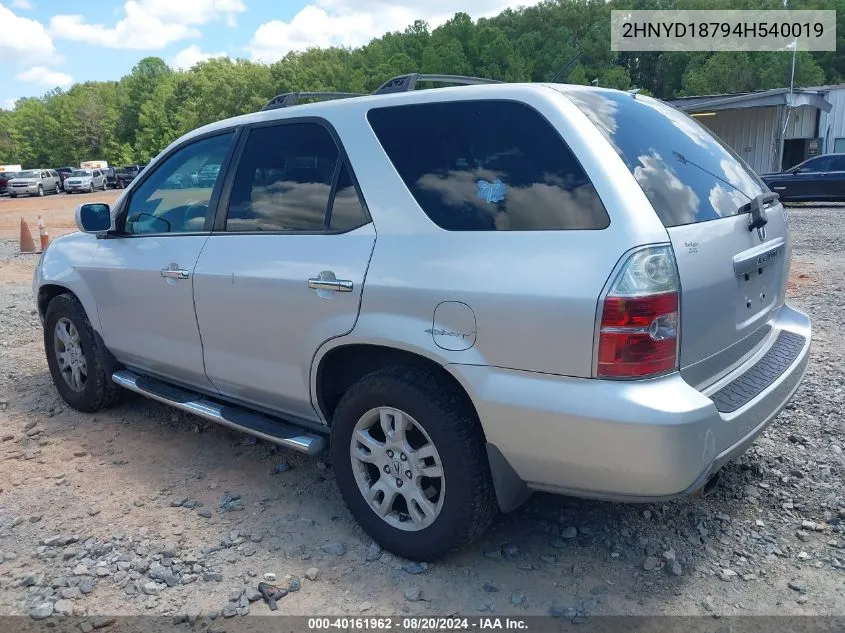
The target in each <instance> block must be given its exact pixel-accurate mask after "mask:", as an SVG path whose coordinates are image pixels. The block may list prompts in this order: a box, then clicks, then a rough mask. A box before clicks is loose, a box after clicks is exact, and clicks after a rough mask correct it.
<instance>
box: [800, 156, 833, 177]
mask: <svg viewBox="0 0 845 633" xmlns="http://www.w3.org/2000/svg"><path fill="white" fill-rule="evenodd" d="M798 171H800V172H807V173H810V172H812V173H815V172H819V171H830V157H829V156H819V157H818V158H811V159H810V160H807V161H804V162H803V163H801V165H799V167H798Z"/></svg>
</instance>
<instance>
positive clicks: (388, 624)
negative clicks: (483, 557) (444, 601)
mask: <svg viewBox="0 0 845 633" xmlns="http://www.w3.org/2000/svg"><path fill="white" fill-rule="evenodd" d="M308 630H309V631H320V630H325V631H349V632H353V631H403V632H407V633H419V632H421V631H473V630H476V631H488V630H489V631H495V630H511V631H520V630H523V631H524V630H528V624H527V622H526V621H525V620H524V619H521V618H511V617H474V618H462V617H402V618H392V617H384V618H379V617H366V618H365V617H334V618H308Z"/></svg>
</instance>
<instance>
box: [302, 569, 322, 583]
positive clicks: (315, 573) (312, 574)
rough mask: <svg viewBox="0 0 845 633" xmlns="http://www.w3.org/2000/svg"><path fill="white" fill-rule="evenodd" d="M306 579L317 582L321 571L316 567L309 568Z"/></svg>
mask: <svg viewBox="0 0 845 633" xmlns="http://www.w3.org/2000/svg"><path fill="white" fill-rule="evenodd" d="M305 577H306V578H307V579H308V580H312V581H313V580H317V578H319V577H320V570H319V569H317V568H316V567H309V568H308V569H307V570H306V571H305Z"/></svg>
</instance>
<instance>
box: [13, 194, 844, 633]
mask: <svg viewBox="0 0 845 633" xmlns="http://www.w3.org/2000/svg"><path fill="white" fill-rule="evenodd" d="M89 197H91V198H97V199H105V197H104V196H103V195H102V194H95V196H93V197H92V196H86V197H85V198H86V199H87V198H89ZM81 199H83V198H82V197H80V199H79V200H77V199H74V200H73V201H72V203H71V201H70V200H68V199H67V197H66V196H57V197H54V198H46V199H42V200H35V201H29V200H25V201H19V202H18V203H12V202H9V201H8V200H0V232H2V234H3V235H9V236H15V237H16V234H17V224H16V223H17V222H19V217H20V215H21V214H22V213H24V211H23V210H21V208H20V207H24V206H25V207H26V210H25V213H26V214H28V216H33V214H35V213H36V212H37V210H36V209H35V208H34V207H38V208H39V209H40V210H41V211H43V212H44V213H46V215H47V218H48V222H49V223H50V228H51V229H52V230H53V231H54V233H58V232H59V231H60V230H61V229H62V228H68V227H70V226H71V223H72V221H73V220H72V207H73V206H74V205H75V204H78V202H79V201H80V200H81ZM843 212H845V209H842V208H826V209H810V208H801V209H795V210H792V211H791V213H790V216H791V223H792V226H793V230H794V240H795V251H794V260H793V267H792V277H791V281H790V295H791V301H792V302H794V303H795V304H796V305H798V306H800V307H801V308H803V309H805V310H807V311H809V312H810V314H811V315H812V317H813V321H814V327H815V331H814V335H815V343H814V348H813V351H812V363H811V366H810V369H809V372H808V376H807V379H806V380H805V382H804V384H803V386H802V387H801V389H800V390H799V392H798V393H797V395H796V397H795V399H794V401H793V403H792V404H791V405H790V406H789V407H788V408H787V410H786V411H784V412H783V414H782V415H781V416H780V417H779V418H778V420H777V421H776V423H775V424H774V425H773V426H772V427H770V429H769V430H768V431H767V432H766V433H765V435H764V436H763V437H761V438H760V439H759V440H758V441H757V442H756V444H755V445H754V446H753V447H752V448H751V450H750V451H749V452H748V453H747V454H746V455H745V456H743V457H742V458H741V459H739V460H738V461H737V462H735V463H732V464H730V465H729V466H727V467H726V468H725V469H724V470H723V473H722V477H721V482H720V485H719V487H718V488H717V489H716V491H715V492H714V493H713V495H712V496H710V497H708V498H706V499H701V498H693V499H686V500H682V501H677V502H672V503H667V504H659V505H648V506H645V505H622V504H611V503H601V502H593V501H584V500H578V499H570V498H564V497H555V496H550V495H535V496H534V497H533V498H532V499H531V500H530V501H529V502H528V503H527V504H526V505H525V506H524V507H523V508H522V509H520V510H519V511H517V512H515V513H513V514H510V515H506V516H500V517H499V519H498V520H497V521H496V523H495V525H494V527H493V529H492V530H490V531H489V532H488V533H487V534H486V535H485V536H484V537H483V538H482V539H481V540H480V541H479V542H477V543H475V544H474V545H472V546H471V547H469V548H468V549H466V550H465V551H463V552H460V553H458V554H456V555H454V556H453V557H451V558H449V559H448V560H445V561H442V562H439V563H437V564H433V565H418V564H416V563H409V562H408V561H405V560H400V559H397V558H396V557H394V556H391V555H389V554H387V553H383V552H381V551H380V550H379V548H378V547H377V546H375V545H374V544H373V543H371V542H370V540H369V539H368V538H367V537H366V536H365V535H364V534H363V533H362V531H361V530H360V529H359V528H358V527H357V525H356V524H355V523H354V522H353V521H352V519H351V518H350V516H349V514H348V512H347V510H346V508H345V507H344V505H343V503H342V501H341V499H340V496H339V494H338V492H337V490H336V488H335V486H334V483H333V481H332V469H331V465H330V464H327V463H325V462H324V461H321V460H317V459H307V458H305V457H303V456H300V455H298V454H294V453H290V452H286V451H283V450H277V449H276V448H275V447H272V446H270V445H267V444H264V443H261V442H256V441H254V440H253V439H251V438H249V437H246V436H243V435H239V434H235V433H232V432H229V431H227V430H225V429H223V428H220V427H217V426H213V425H212V426H209V425H207V424H206V423H204V422H203V421H201V420H199V419H197V418H193V417H186V416H184V415H182V414H179V413H176V412H174V411H173V410H171V409H168V408H167V407H165V406H163V405H159V404H157V403H154V402H151V401H148V400H145V399H141V398H127V399H126V400H125V401H124V402H123V403H122V404H120V405H119V406H117V407H116V408H114V409H112V410H110V411H108V412H104V413H98V414H96V415H83V414H79V413H77V412H75V411H72V410H70V409H69V408H68V407H66V406H65V405H64V404H63V403H62V401H61V400H60V399H59V397H58V395H57V393H56V391H55V390H54V388H53V386H52V383H51V379H50V376H49V374H48V371H47V365H46V362H45V360H44V353H43V344H42V339H41V328H40V325H39V323H38V319H37V316H36V314H35V311H34V309H33V304H32V298H31V296H30V288H29V283H30V275H31V270H32V266H33V265H34V259H33V258H32V256H29V257H21V256H17V255H16V243H12V242H2V241H0V307H2V312H0V350H2V351H0V440H2V441H0V614H33V615H36V616H37V615H43V614H44V613H48V612H53V611H56V612H74V613H77V614H87V615H89V616H94V615H102V614H108V615H119V614H145V613H146V614H169V615H174V616H190V618H192V619H193V618H195V617H196V616H197V615H198V614H200V613H201V614H204V616H209V617H210V616H212V615H213V616H215V617H217V616H221V617H234V618H237V617H240V616H239V614H246V613H247V612H249V613H251V614H268V613H270V612H269V611H268V607H267V606H266V605H265V604H264V603H263V602H261V601H255V602H251V600H252V599H253V598H255V597H256V596H255V595H254V594H255V588H256V585H257V583H258V581H260V580H261V579H262V577H263V575H264V574H265V573H267V572H272V573H274V574H276V576H277V578H278V581H279V582H280V583H281V582H284V583H289V584H291V589H298V590H297V591H291V593H290V594H289V595H287V596H286V597H284V598H283V599H281V600H280V602H279V605H280V608H279V611H276V612H275V613H277V614H326V613H331V614H359V613H360V614H367V615H369V614H404V613H410V614H417V613H436V614H451V613H462V614H468V615H477V614H485V613H486V614H489V613H511V614H522V615H525V614H549V613H550V614H553V615H556V616H561V617H564V618H570V619H572V618H574V619H575V620H576V621H578V619H580V618H584V617H587V618H589V617H590V616H595V615H606V614H649V615H656V614H689V615H696V614H709V615H748V614H772V615H786V614H796V615H797V614H826V615H830V614H838V615H844V614H845V594H843V590H845V572H843V566H845V534H843V519H845V494H843V476H844V475H845V462H844V461H843V455H842V447H843V442H844V441H845V426H843V419H842V413H841V411H842V407H843V399H845V390H844V389H843V383H844V382H845V380H843V373H842V363H843V351H845V344H843V334H844V333H843V326H842V315H843V314H844V313H845V312H843V309H844V308H845V294H843V290H844V289H845V238H843V235H842V233H841V232H840V231H833V230H831V227H838V226H841V225H842V224H843V219H842V213H843ZM237 495H240V498H238V499H234V497H236V496H237ZM218 622H219V620H218Z"/></svg>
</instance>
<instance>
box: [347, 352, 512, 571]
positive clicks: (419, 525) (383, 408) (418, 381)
mask: <svg viewBox="0 0 845 633" xmlns="http://www.w3.org/2000/svg"><path fill="white" fill-rule="evenodd" d="M374 411H375V413H374ZM382 412H386V415H387V419H389V420H394V422H390V424H393V425H396V424H397V423H396V422H395V420H397V419H400V418H402V417H403V416H404V418H405V419H406V420H408V422H406V424H407V425H408V428H411V427H414V430H413V431H412V432H411V433H409V434H408V436H407V438H408V440H411V441H410V442H405V443H403V444H404V446H406V447H408V448H410V449H411V450H410V451H409V454H408V456H407V458H406V456H405V455H404V452H400V453H399V457H401V458H402V461H399V460H398V459H395V458H396V456H397V455H396V454H397V452H399V451H398V449H397V451H394V452H393V453H392V454H391V453H390V451H387V449H386V448H385V449H384V451H380V450H379V448H378V447H379V446H382V447H384V446H390V444H389V443H388V442H386V441H385V440H381V441H378V438H376V440H377V441H376V443H375V444H370V445H371V446H375V447H376V448H375V449H374V450H373V451H372V452H370V453H369V455H370V456H371V457H370V459H372V457H373V456H374V457H376V460H375V461H381V462H383V463H381V464H380V465H378V466H376V465H372V464H364V463H363V462H361V461H359V460H358V459H357V458H356V457H355V456H354V455H360V454H362V453H364V454H366V451H362V449H361V448H359V447H363V446H365V444H364V443H360V442H356V443H355V446H354V447H353V437H356V438H357V437H361V435H359V434H358V433H357V432H356V427H357V428H358V429H361V428H362V424H363V425H365V426H366V425H367V424H370V422H369V420H378V419H379V417H380V413H382ZM397 416H398V417H397ZM381 428H383V427H382V426H381V424H380V423H379V422H378V421H376V422H374V423H373V425H372V427H371V429H372V430H373V433H374V434H375V435H377V436H378V435H379V433H380V429H381ZM391 428H393V427H391ZM423 433H424V434H425V435H427V436H428V437H424V436H423ZM386 436H387V434H386V433H382V434H381V435H380V437H383V438H386ZM368 437H370V439H373V436H368ZM421 439H422V440H423V444H422V445H421V446H415V445H417V444H421V442H420V440H421ZM426 440H427V441H429V442H430V443H431V444H432V445H433V447H434V451H433V453H434V455H435V456H436V457H431V458H426V460H425V462H426V465H425V468H426V470H427V471H428V472H436V470H434V469H436V466H437V464H438V461H439V465H440V473H441V476H440V477H439V478H437V477H435V478H433V479H431V478H422V476H421V475H420V473H419V470H420V469H419V465H420V464H421V463H422V461H423V460H421V459H420V458H417V459H414V458H413V449H414V448H416V449H419V448H424V449H425V448H426V446H427V444H424V442H425V441H426ZM398 445H399V444H394V445H393V446H394V447H396V446H398ZM405 450H407V449H403V451H405ZM353 451H356V452H353ZM428 451H429V452H432V451H431V449H428ZM331 456H332V462H333V466H334V471H335V477H336V479H337V485H338V487H339V488H340V492H341V495H342V496H343V499H344V501H345V502H346V505H347V507H348V508H349V511H350V512H351V513H352V516H353V517H355V519H356V520H357V521H358V523H359V524H360V525H361V527H362V528H363V529H364V531H365V532H367V534H369V535H370V536H371V537H372V538H373V540H375V541H376V542H377V543H379V544H380V545H381V546H382V547H383V548H384V549H386V550H388V551H390V552H393V553H395V554H397V555H399V556H402V557H404V558H409V559H412V560H433V559H436V558H440V557H442V556H444V555H446V554H448V553H449V552H452V551H454V550H457V549H459V548H462V547H464V546H465V545H466V544H467V543H469V542H471V541H473V540H474V539H476V538H477V537H478V536H480V535H481V534H483V533H484V532H485V530H487V528H488V527H489V526H490V524H491V522H492V521H493V519H494V517H495V516H496V513H497V511H498V505H497V503H496V497H495V492H494V489H493V480H492V477H491V475H490V468H489V465H488V462H487V454H486V448H485V440H484V434H483V432H482V429H481V425H480V423H479V421H478V419H477V417H476V415H475V412H474V411H473V409H472V405H471V404H470V402H469V401H468V399H467V397H466V395H465V394H464V393H463V392H462V391H460V390H459V389H458V388H456V387H455V386H454V385H453V384H452V383H451V382H450V381H448V380H447V379H445V378H444V377H442V376H439V375H437V374H436V373H434V372H433V371H431V370H429V369H425V368H414V367H387V368H385V369H381V370H379V371H377V372H374V373H372V374H369V375H367V376H365V377H364V378H362V379H361V380H359V381H358V382H357V383H355V384H354V385H353V386H352V387H350V388H349V390H348V391H347V392H346V393H345V394H344V395H343V397H342V398H341V400H340V402H339V403H338V406H337V408H336V410H335V413H334V418H333V422H332V434H331ZM353 460H354V463H353ZM413 463H416V464H417V466H416V467H415V468H417V472H414V473H412V472H411V471H410V470H406V471H404V474H405V475H406V477H404V478H403V477H402V475H403V471H402V469H403V468H408V467H409V465H410V464H413ZM388 469H389V470H390V474H389V475H388V476H386V477H384V476H383V475H384V473H386V472H387V470H388ZM376 474H378V480H376V479H375V475H376ZM356 476H357V479H356ZM400 480H401V481H402V482H407V483H399V481H400ZM391 481H395V482H396V485H397V486H399V488H396V486H394V485H393V484H392V483H389V482H391ZM417 482H423V483H424V485H425V487H426V489H427V490H428V494H426V493H422V494H423V496H424V497H425V501H426V502H428V503H427V504H426V505H427V508H428V510H429V512H427V513H426V512H423V510H422V508H423V506H422V505H416V511H415V512H414V513H413V514H416V515H417V518H414V517H412V516H411V515H412V512H411V511H410V505H409V503H408V501H407V497H405V496H404V494H408V495H411V496H413V495H419V494H420V492H421V490H422V487H421V486H420V485H415V484H417ZM377 484H378V485H379V486H381V485H384V486H385V487H388V488H389V489H390V492H391V495H392V494H396V495H397V496H396V498H395V499H393V500H392V501H391V502H390V508H388V511H387V512H384V514H385V515H386V517H387V518H382V517H381V516H380V515H379V514H377V513H376V510H375V509H374V508H373V507H371V505H370V501H368V500H367V499H366V498H365V497H364V492H363V491H362V490H364V489H366V488H369V489H370V490H374V489H375V487H376V485H377ZM371 485H372V487H370V486H371ZM405 486H407V487H405ZM403 493H404V494H403ZM432 493H433V494H432ZM429 495H431V496H429ZM400 496H401V497H402V500H399V497H400ZM379 497H380V498H381V499H382V501H381V503H382V504H384V502H385V500H386V499H387V497H386V496H381V495H378V493H377V498H379ZM417 498H419V497H417ZM383 507H384V506H383ZM397 507H398V509H392V508H397ZM402 508H404V510H403V509H402ZM420 516H422V517H425V516H428V517H433V519H432V518H429V519H422V520H420V519H419V517H420ZM397 526H404V527H397Z"/></svg>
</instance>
